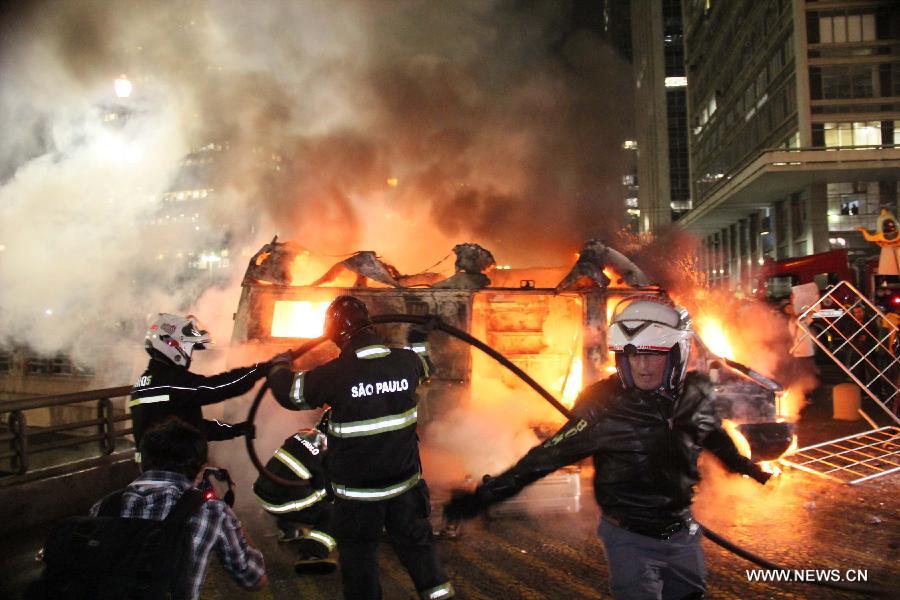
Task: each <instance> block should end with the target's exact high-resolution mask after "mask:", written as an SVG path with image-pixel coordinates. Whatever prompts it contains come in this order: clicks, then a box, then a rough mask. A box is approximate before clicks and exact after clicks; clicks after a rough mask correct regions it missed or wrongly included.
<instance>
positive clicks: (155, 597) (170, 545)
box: [27, 489, 204, 600]
mask: <svg viewBox="0 0 900 600" xmlns="http://www.w3.org/2000/svg"><path fill="white" fill-rule="evenodd" d="M124 491H125V490H119V491H117V492H113V493H112V494H110V495H108V496H107V497H106V498H104V499H103V501H102V502H101V504H100V510H99V512H98V516H96V517H84V516H79V517H70V518H68V519H64V520H63V521H60V522H59V523H58V524H56V525H55V526H54V527H53V529H52V530H51V532H50V534H49V535H48V536H47V540H46V542H45V543H44V550H43V552H44V573H43V575H42V577H41V579H40V580H39V581H37V582H35V585H33V586H32V588H30V589H29V594H28V596H27V598H29V600H31V599H34V600H38V599H43V598H47V599H50V598H53V599H54V600H64V599H65V600H87V599H88V598H90V599H91V600H113V599H118V600H122V599H127V600H161V599H174V598H183V597H185V596H186V594H185V593H184V592H183V591H182V587H183V584H184V582H185V575H186V573H185V567H186V566H187V565H188V562H189V552H190V544H189V542H190V539H189V538H190V535H189V530H188V528H187V527H186V526H185V525H186V523H187V520H188V519H189V518H190V517H191V515H193V514H194V513H195V512H196V511H197V509H198V508H200V506H201V505H202V504H203V501H204V500H203V495H202V494H201V493H200V491H199V490H196V489H190V490H187V491H186V492H185V493H184V494H182V496H181V498H179V499H178V502H176V503H175V506H173V507H172V510H171V511H170V512H169V514H168V516H166V518H165V519H164V520H162V521H156V520H152V519H139V518H133V517H120V516H119V514H120V513H121V507H122V495H123V493H124Z"/></svg>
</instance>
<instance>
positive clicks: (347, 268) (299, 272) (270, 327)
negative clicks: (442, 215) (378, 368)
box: [232, 238, 794, 510]
mask: <svg viewBox="0 0 900 600" xmlns="http://www.w3.org/2000/svg"><path fill="white" fill-rule="evenodd" d="M454 253H455V255H456V262H455V273H454V274H453V275H452V276H450V277H446V278H444V277H442V276H440V275H439V274H436V273H418V274H414V275H404V274H401V273H400V272H399V271H398V270H397V269H396V268H395V267H394V266H392V265H390V264H388V263H386V262H384V261H383V260H381V259H380V258H379V257H378V256H377V255H376V253H375V252H371V251H363V252H357V253H354V254H352V255H350V256H348V257H346V258H344V259H343V260H341V261H339V262H337V263H336V264H334V265H333V266H331V267H330V268H327V269H325V270H324V273H322V274H321V275H319V273H321V271H322V267H321V266H320V267H319V270H318V271H316V272H310V271H311V270H312V268H311V261H310V253H309V252H308V251H307V250H305V249H304V248H302V247H300V246H299V245H297V244H295V243H292V242H280V241H278V240H277V238H276V239H273V240H272V242H270V243H269V244H266V245H265V246H263V248H261V249H260V251H259V252H257V253H256V254H255V255H254V256H253V258H252V259H251V260H250V263H249V265H248V268H247V271H246V274H245V276H244V279H243V283H242V288H243V289H242V294H241V299H240V302H239V305H238V310H237V312H236V313H235V317H234V318H235V324H234V330H233V336H232V348H233V349H234V348H243V349H245V351H248V352H251V353H252V354H254V355H257V356H264V355H272V354H275V353H277V352H281V351H284V350H286V349H288V348H294V347H297V346H298V345H299V344H300V343H302V342H303V341H304V340H308V339H312V338H316V337H319V336H320V335H321V334H322V327H323V322H324V315H325V310H326V308H327V307H328V305H329V303H330V302H331V301H332V300H333V299H334V298H335V297H337V296H338V295H342V294H351V295H353V296H356V297H358V298H359V299H361V300H363V301H364V302H365V303H366V304H367V305H368V306H369V310H370V312H371V314H373V315H380V314H411V315H420V316H426V315H434V316H437V317H440V319H441V320H443V321H444V322H446V323H447V324H449V325H451V326H453V327H455V328H457V329H460V330H462V331H464V332H466V333H468V334H470V335H471V336H473V337H475V338H478V339H479V340H482V341H484V342H485V343H486V344H487V345H489V346H491V347H492V348H494V349H496V350H497V351H499V352H500V353H502V354H504V355H505V356H507V357H508V358H509V359H510V360H511V361H512V362H513V363H514V364H515V365H516V366H518V367H519V368H521V369H522V370H523V371H525V372H526V373H527V374H528V375H530V376H531V377H532V378H533V379H534V380H536V381H537V382H538V383H539V384H541V385H542V386H543V387H544V388H546V389H547V390H549V391H550V392H551V393H552V394H554V395H555V396H556V397H557V398H559V399H560V400H561V402H562V403H563V404H564V405H566V406H568V407H571V405H572V404H573V403H574V401H575V398H576V397H577V395H578V393H579V392H580V390H581V388H582V387H583V386H584V385H585V384H586V383H589V382H593V381H596V380H598V379H601V378H603V377H605V376H606V375H607V374H608V373H610V372H612V371H613V370H614V366H613V365H614V362H613V360H612V357H611V354H610V352H609V351H608V349H607V344H606V326H607V321H608V318H609V314H610V313H611V311H612V310H613V308H614V307H615V306H616V304H617V303H618V302H619V301H620V300H621V299H622V298H625V297H631V296H635V295H649V296H659V295H665V294H666V292H665V291H664V290H662V289H661V288H660V287H658V286H656V285H654V284H653V283H652V282H651V281H650V279H649V278H648V277H647V276H646V275H645V274H644V273H643V272H642V271H641V270H640V269H639V268H638V267H637V265H635V264H634V263H632V262H631V261H630V260H629V259H628V258H627V257H625V256H624V255H623V254H621V253H620V252H618V251H616V250H615V249H613V248H611V247H609V246H607V245H606V244H604V243H603V242H600V241H598V240H589V241H588V242H586V243H585V244H584V246H583V248H582V250H581V252H580V253H579V254H578V255H577V260H576V261H575V263H574V265H571V266H570V267H560V268H543V269H509V268H498V267H497V265H496V261H495V260H494V257H493V255H492V254H491V253H490V252H489V251H488V250H486V249H484V248H482V247H480V246H478V245H476V244H460V245H457V246H456V247H455V248H454ZM407 327H408V325H406V324H385V325H379V328H380V331H381V332H382V333H383V334H384V335H385V336H386V338H387V340H388V343H389V344H395V345H403V344H404V342H405V340H406V332H407ZM698 340H699V338H698ZM430 341H431V342H432V343H431V355H432V358H433V360H434V363H435V367H436V368H435V371H434V372H433V373H432V378H431V383H430V385H428V386H424V387H423V388H422V389H421V391H420V407H419V421H420V422H421V423H423V424H427V423H428V422H429V421H431V420H434V419H436V418H439V417H440V416H441V415H442V413H443V412H445V411H447V410H450V409H451V408H452V407H454V406H458V405H459V404H460V403H462V402H464V401H465V402H470V403H471V404H472V405H474V406H478V404H479V402H481V401H488V399H489V398H490V396H491V395H492V394H495V393H497V389H498V387H499V386H502V387H503V388H504V389H505V390H506V391H507V393H508V392H509V391H512V392H514V393H516V394H519V397H521V402H523V403H525V402H529V403H534V404H536V405H540V408H539V409H538V412H539V414H540V416H539V418H537V419H536V421H535V422H534V423H532V424H531V425H532V428H533V429H535V431H536V433H538V435H539V437H540V436H541V435H542V434H544V435H546V434H549V433H550V432H551V431H553V429H555V427H556V426H558V425H559V424H560V422H561V420H562V416H561V415H560V414H559V413H558V412H557V411H556V410H555V409H554V408H553V407H552V406H550V405H549V404H546V405H544V403H542V402H541V401H540V400H538V399H536V398H534V392H533V391H531V390H529V389H528V388H527V387H526V386H525V385H524V384H523V383H522V382H521V381H519V380H518V379H517V378H516V377H515V376H514V375H513V374H512V373H510V372H509V371H507V370H505V369H503V368H502V367H501V366H500V365H498V364H497V363H495V362H494V361H493V360H492V359H491V358H489V357H488V356H487V355H485V354H484V353H482V352H480V351H478V350H476V349H475V348H472V347H471V346H469V345H468V344H466V343H464V342H462V341H460V340H458V339H455V338H452V337H450V336H447V335H446V334H444V333H442V332H440V331H435V332H433V333H432V336H431V340H430ZM694 346H695V348H696V352H695V354H696V356H694V357H693V362H694V368H699V369H700V370H703V371H706V372H709V373H710V375H711V377H712V378H713V381H714V383H715V385H716V390H717V392H718V397H717V401H716V402H717V403H716V408H717V412H718V413H719V416H720V417H722V418H723V419H724V420H725V424H726V428H727V429H728V430H729V432H730V433H731V435H732V437H734V438H735V439H736V442H737V443H738V447H739V448H741V449H742V451H744V452H745V454H748V455H752V457H753V459H757V457H758V458H759V460H773V459H775V458H778V457H779V456H780V455H781V454H782V453H783V452H784V451H785V450H787V449H788V447H789V446H790V445H791V443H792V442H793V441H794V438H793V431H792V426H791V425H790V424H789V423H787V422H786V421H785V420H784V419H782V418H781V417H780V414H779V399H780V397H781V394H782V390H781V388H780V386H779V385H778V384H777V383H775V382H773V381H771V380H769V379H767V378H765V377H763V376H762V375H760V374H758V373H756V372H755V371H753V370H752V369H749V368H747V367H743V366H742V365H739V364H737V363H734V362H733V361H730V360H728V359H726V358H722V357H719V356H716V355H715V354H713V353H712V352H711V351H709V350H708V349H707V348H706V346H705V345H704V344H703V343H702V341H701V342H700V343H698V344H695V345H694ZM335 355H336V349H335V348H334V347H333V346H332V345H330V344H322V345H320V346H319V347H317V348H316V349H314V350H313V351H311V352H310V353H308V354H307V355H304V356H303V357H301V358H300V362H299V363H298V364H299V367H300V368H311V367H313V366H315V365H317V364H320V363H322V362H324V361H326V360H329V359H330V358H332V357H334V356H335ZM520 392H521V393H520ZM540 410H543V412H540ZM558 483H559V482H553V481H551V482H550V483H549V484H548V485H549V486H550V487H553V486H557V487H558V485H557V484H558ZM575 484H577V477H575ZM570 487H571V486H570ZM576 496H577V495H576ZM566 506H567V508H565V510H572V509H573V508H574V509H577V499H576V501H575V502H574V503H573V502H569V503H567V504H566Z"/></svg>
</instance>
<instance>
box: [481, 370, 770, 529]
mask: <svg viewBox="0 0 900 600" xmlns="http://www.w3.org/2000/svg"><path fill="white" fill-rule="evenodd" d="M572 412H573V414H574V416H573V418H572V419H571V420H570V421H569V422H568V423H566V424H565V425H564V426H563V427H562V428H561V429H560V430H559V431H558V432H557V433H556V434H555V435H554V436H553V437H551V438H550V439H549V440H547V441H546V442H544V443H543V444H541V445H540V446H536V447H534V448H532V449H531V450H530V451H529V452H528V454H526V455H525V456H524V457H523V458H522V459H521V460H520V461H519V462H518V463H517V464H516V465H515V466H513V467H512V468H511V469H509V470H507V471H506V472H504V473H502V474H501V475H499V476H497V477H495V478H492V479H490V480H489V481H487V482H486V483H484V484H482V485H481V486H480V487H479V489H478V491H477V494H478V495H479V496H481V497H482V499H484V500H487V501H488V502H497V501H500V500H503V499H505V498H508V497H510V496H512V495H514V494H516V493H518V492H519V491H520V490H521V489H522V488H523V487H524V486H526V485H528V484H529V483H531V482H533V481H535V480H537V479H540V478H541V477H543V476H545V475H548V474H549V473H551V472H553V471H554V470H556V469H558V468H559V467H562V466H565V465H568V464H572V463H574V462H577V461H579V460H581V459H583V458H585V457H587V456H593V459H594V493H595V495H596V498H597V502H598V504H600V507H601V508H602V510H603V514H604V515H607V516H609V517H612V518H613V519H615V520H616V521H618V522H619V523H620V524H621V525H622V526H625V527H631V528H633V529H635V530H647V531H654V530H664V529H666V528H667V527H669V526H671V525H674V524H676V523H679V522H684V521H685V520H686V519H687V518H688V517H689V516H690V505H691V501H692V499H693V496H694V485H695V484H696V483H697V481H698V480H699V479H700V474H699V472H698V470H697V458H698V456H699V455H700V449H701V448H706V449H707V450H710V451H712V452H713V453H714V454H715V455H716V456H717V457H718V458H719V459H720V460H721V461H722V462H723V463H724V464H725V466H726V467H727V468H728V469H729V470H730V471H733V472H736V473H743V474H747V475H750V476H751V477H754V478H755V479H758V480H760V481H763V482H764V481H765V479H767V477H768V476H767V474H765V473H763V472H762V470H761V469H760V468H759V467H758V466H756V465H755V464H753V463H752V462H750V461H749V460H748V459H747V458H745V457H743V456H741V455H740V453H739V452H738V450H737V448H736V447H735V445H734V443H733V442H732V441H731V438H729V437H728V434H727V433H725V431H724V430H723V429H722V427H721V424H720V422H719V419H718V418H717V417H716V414H715V410H714V408H713V402H712V389H711V385H710V382H709V380H708V379H707V378H706V376H704V375H701V374H699V373H696V372H691V373H688V375H687V378H686V379H685V385H684V390H683V392H682V393H681V394H680V396H679V397H678V398H677V399H674V400H673V399H671V398H667V397H665V396H664V395H663V394H662V393H660V392H641V391H639V390H633V391H627V390H625V388H624V386H623V385H622V383H621V381H620V379H619V377H618V376H617V375H614V376H612V377H610V378H609V379H605V380H603V381H600V382H597V383H594V384H592V385H590V386H588V387H587V388H585V389H584V390H583V391H582V393H581V395H580V396H579V398H578V401H577V402H576V404H575V407H574V408H573V411H572Z"/></svg>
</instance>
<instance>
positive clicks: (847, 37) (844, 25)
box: [819, 14, 875, 44]
mask: <svg viewBox="0 0 900 600" xmlns="http://www.w3.org/2000/svg"><path fill="white" fill-rule="evenodd" d="M874 40H875V15H873V14H866V15H837V16H833V17H819V43H821V44H843V43H846V42H872V41H874Z"/></svg>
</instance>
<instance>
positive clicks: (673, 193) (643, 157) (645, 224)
mask: <svg viewBox="0 0 900 600" xmlns="http://www.w3.org/2000/svg"><path fill="white" fill-rule="evenodd" d="M628 20H629V22H630V24H631V31H630V41H631V55H632V65H633V69H634V78H635V88H636V89H635V125H636V142H637V183H638V186H639V190H638V210H639V211H640V213H639V223H640V229H641V231H655V230H657V229H659V228H660V227H662V226H664V225H668V224H669V223H671V222H672V221H673V220H677V219H678V218H679V217H680V216H681V215H683V214H684V212H685V211H686V210H688V209H689V208H690V207H691V192H690V178H689V171H688V140H687V134H688V131H687V92H686V90H687V84H688V80H687V78H686V77H685V67H684V44H683V42H684V39H683V38H684V36H683V28H682V16H681V0H631V2H630V14H629V15H628Z"/></svg>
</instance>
